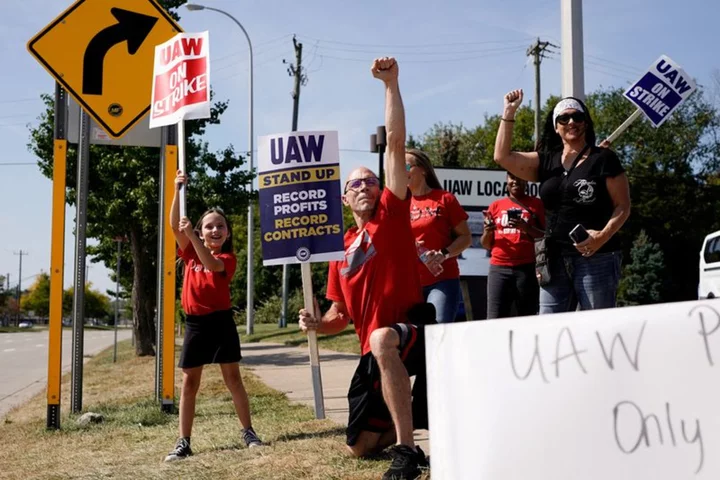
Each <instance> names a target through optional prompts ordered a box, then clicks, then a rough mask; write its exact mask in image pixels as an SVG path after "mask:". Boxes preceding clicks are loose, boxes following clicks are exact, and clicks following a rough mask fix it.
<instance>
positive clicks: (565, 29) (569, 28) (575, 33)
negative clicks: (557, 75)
mask: <svg viewBox="0 0 720 480" xmlns="http://www.w3.org/2000/svg"><path fill="white" fill-rule="evenodd" d="M560 25H561V29H562V52H561V62H560V63H561V66H562V96H563V97H575V98H579V99H580V100H585V70H584V65H583V61H584V60H583V59H584V55H583V20H582V0H560Z"/></svg>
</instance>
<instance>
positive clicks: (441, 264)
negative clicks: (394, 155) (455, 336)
mask: <svg viewBox="0 0 720 480" xmlns="http://www.w3.org/2000/svg"><path fill="white" fill-rule="evenodd" d="M405 168H406V169H407V172H408V177H409V179H410V191H411V192H412V201H411V204H410V223H411V225H412V231H413V235H414V236H415V240H416V241H417V242H418V244H419V246H418V253H419V254H420V256H419V258H418V269H419V271H420V282H421V283H422V287H423V296H424V297H425V301H426V302H428V303H432V304H433V305H434V306H435V311H436V314H437V321H438V323H446V322H453V321H455V316H456V315H457V311H458V307H459V305H460V269H459V268H458V263H457V259H456V258H455V257H457V256H458V255H460V254H461V253H462V251H463V250H465V249H466V248H468V247H469V246H470V242H471V241H472V237H471V234H470V228H469V227H468V224H467V218H468V215H467V213H465V210H463V208H462V207H461V206H460V203H459V202H458V201H457V198H455V195H453V194H452V193H450V192H447V191H445V190H443V188H442V186H441V185H440V181H439V180H438V178H437V175H435V170H434V169H433V166H432V163H430V158H428V156H427V154H425V153H424V152H422V151H420V150H416V149H408V150H407V151H406V154H405ZM421 259H422V260H421Z"/></svg>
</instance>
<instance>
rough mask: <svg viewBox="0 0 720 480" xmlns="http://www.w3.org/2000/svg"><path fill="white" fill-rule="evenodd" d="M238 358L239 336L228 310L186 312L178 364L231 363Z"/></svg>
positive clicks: (192, 366)
mask: <svg viewBox="0 0 720 480" xmlns="http://www.w3.org/2000/svg"><path fill="white" fill-rule="evenodd" d="M241 358H242V354H241V353H240V337H239V336H238V333H237V327H236V326H235V322H234V321H233V317H232V311H231V310H221V311H219V312H213V313H210V314H208V315H188V316H187V318H186V319H185V339H184V341H183V348H182V352H181V353H180V361H179V362H178V367H180V368H194V367H201V366H203V365H208V364H210V363H233V362H239V361H240V359H241Z"/></svg>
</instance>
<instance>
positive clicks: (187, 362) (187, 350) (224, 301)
mask: <svg viewBox="0 0 720 480" xmlns="http://www.w3.org/2000/svg"><path fill="white" fill-rule="evenodd" d="M186 182H187V179H186V177H185V175H184V174H183V172H181V171H179V170H178V172H177V177H176V178H175V187H176V188H175V197H174V198H173V204H172V208H171V210H170V226H171V227H172V231H173V234H174V235H175V240H176V242H177V244H178V247H179V251H178V254H179V255H180V258H182V260H183V262H184V266H185V269H184V270H185V274H184V280H183V288H182V307H183V310H184V311H185V313H186V320H185V324H186V329H185V339H184V341H183V349H182V353H181V354H180V362H179V365H178V366H179V367H180V368H182V372H183V383H182V392H181V395H180V438H179V439H178V441H177V444H176V445H175V449H174V450H173V451H172V452H170V453H169V454H168V456H167V457H166V458H165V461H166V462H168V461H173V460H178V459H181V458H186V457H188V456H190V455H192V450H191V449H190V434H191V431H192V424H193V419H194V418H195V397H196V395H197V392H198V388H199V387H200V378H201V376H202V370H203V366H204V365H206V364H211V363H218V364H220V370H221V371H222V375H223V379H224V380H225V385H227V387H228V390H230V393H231V394H232V399H233V404H234V405H235V411H236V412H237V415H238V418H239V420H240V424H241V425H242V427H243V430H242V436H243V440H244V442H245V444H246V445H247V446H248V447H257V446H260V445H262V442H261V441H260V439H259V438H258V437H257V435H256V434H255V431H254V430H253V428H252V423H251V421H250V403H249V401H248V395H247V392H246V391H245V387H244V385H243V382H242V378H241V376H240V368H239V365H238V362H239V361H240V359H241V358H242V355H241V353H240V338H239V337H238V333H237V328H236V327H235V322H234V321H233V317H232V311H231V310H230V307H231V304H230V280H231V279H232V277H233V274H234V273H235V267H236V266H237V259H236V258H235V255H234V254H233V248H232V238H231V227H230V223H229V222H228V219H227V217H226V216H225V214H224V213H223V211H222V210H220V209H219V208H212V209H210V210H208V211H207V212H205V213H204V214H203V215H202V216H201V217H200V220H198V223H197V225H196V226H195V229H193V227H192V224H191V223H190V220H189V219H188V218H187V217H183V218H180V206H179V202H178V190H179V189H180V187H181V186H182V185H183V184H184V183H186Z"/></svg>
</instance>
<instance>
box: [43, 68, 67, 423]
mask: <svg viewBox="0 0 720 480" xmlns="http://www.w3.org/2000/svg"><path fill="white" fill-rule="evenodd" d="M66 104H67V92H65V90H64V89H63V88H62V87H61V86H60V84H59V83H57V82H56V83H55V132H54V137H55V140H54V148H53V189H52V212H53V215H52V233H51V237H50V238H51V247H50V312H49V317H50V318H49V320H48V323H49V325H48V337H49V338H48V379H47V424H46V427H47V428H48V429H55V430H57V429H59V428H60V397H61V396H60V386H61V380H62V310H63V308H62V307H63V305H62V301H63V298H62V297H63V277H64V272H65V258H64V256H65V186H66V185H65V174H66V173H67V147H68V141H67V122H66V119H67V111H66V109H65V106H66Z"/></svg>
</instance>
